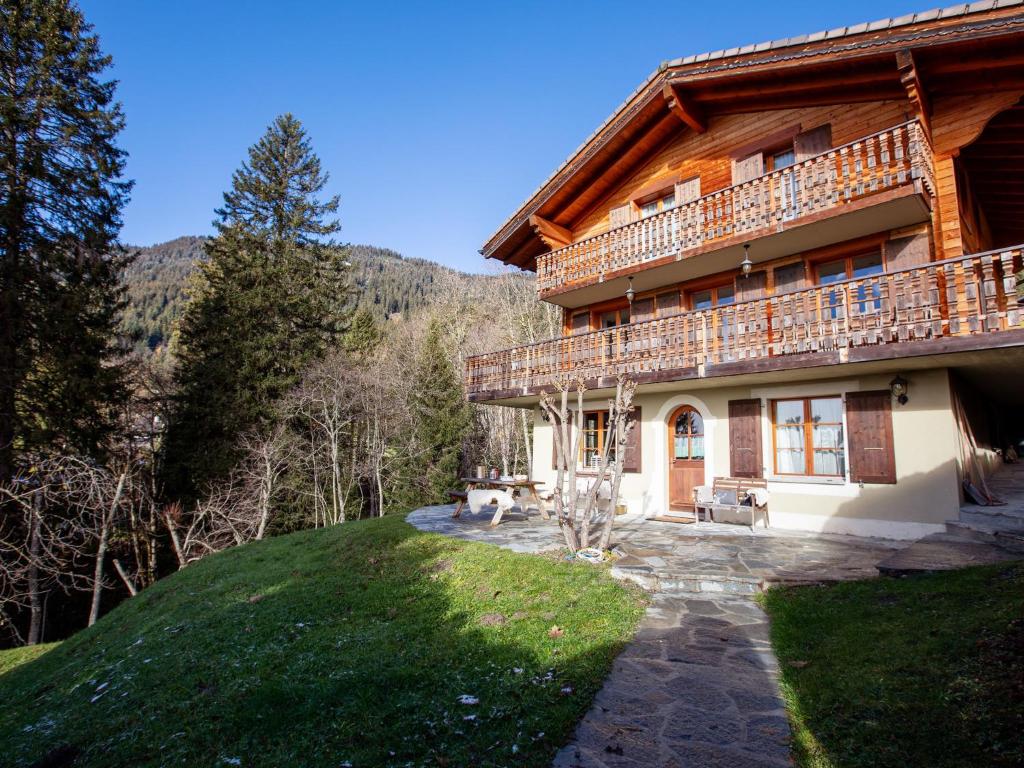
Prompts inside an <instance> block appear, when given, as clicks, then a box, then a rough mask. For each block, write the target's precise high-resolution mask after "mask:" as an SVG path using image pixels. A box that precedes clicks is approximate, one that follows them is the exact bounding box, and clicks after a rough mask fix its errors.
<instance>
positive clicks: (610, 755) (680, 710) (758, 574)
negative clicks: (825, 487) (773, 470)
mask: <svg viewBox="0 0 1024 768" xmlns="http://www.w3.org/2000/svg"><path fill="white" fill-rule="evenodd" d="M452 509H453V507H450V506H443V507H424V508H423V509H419V510H416V511H415V512H413V513H411V514H410V515H409V516H408V517H407V518H406V519H407V520H408V522H409V523H411V524H412V525H414V526H416V527H417V528H420V529H421V530H426V531H433V532H436V533H442V534H445V535H448V536H455V537H458V538H462V539H469V540H473V541H483V542H487V543H490V544H496V545H498V546H502V547H507V548H509V549H512V550H515V551H517V552H542V551H545V550H551V549H556V548H559V547H561V546H563V542H562V538H561V534H560V533H559V530H558V525H557V523H555V522H553V521H549V522H547V523H545V522H544V521H543V520H541V518H540V517H539V515H536V514H531V515H526V514H524V513H522V512H516V513H512V514H510V515H506V517H505V518H503V520H502V523H501V525H499V526H498V527H497V528H490V527H489V525H488V523H489V522H490V515H489V514H478V515H473V514H471V513H469V512H468V510H467V511H464V512H463V514H462V517H461V518H460V519H458V520H453V519H452V518H451V512H452ZM612 541H613V543H614V545H615V547H617V549H618V551H619V552H620V553H622V555H623V556H622V557H621V558H620V559H619V560H617V561H616V563H615V565H614V567H613V568H612V573H613V575H615V576H616V577H618V578H625V579H630V580H633V581H636V582H639V583H641V584H643V585H644V586H646V587H648V588H650V589H652V590H655V591H656V594H655V595H654V596H653V598H652V602H651V605H650V607H649V608H648V610H647V614H646V615H645V616H644V619H643V620H642V621H641V624H640V628H639V630H638V634H637V637H636V639H635V640H634V642H632V643H631V644H630V645H629V646H628V647H627V648H626V650H625V651H624V652H623V653H622V654H621V655H620V656H619V657H618V658H617V659H616V660H615V663H614V665H613V667H612V671H611V674H610V675H609V676H608V678H607V680H605V684H604V687H603V688H602V689H601V691H600V692H599V693H598V694H597V696H596V697H595V699H594V705H593V707H592V708H591V710H590V711H589V712H588V713H587V714H586V715H585V716H584V718H583V720H582V721H581V722H580V724H579V726H578V728H577V730H576V734H575V736H574V737H573V740H572V742H571V743H570V744H569V745H567V746H566V747H565V748H563V749H562V750H561V751H560V752H559V753H558V755H557V757H556V759H555V763H554V768H640V767H641V766H644V767H645V768H647V767H650V768H712V767H714V768H753V767H754V766H765V767H766V768H772V767H773V766H778V767H779V768H781V767H782V766H789V765H791V761H790V759H789V741H790V731H789V724H788V721H787V719H786V712H785V708H784V705H783V702H782V699H781V697H780V695H779V688H778V663H777V661H776V659H775V655H774V653H773V652H772V649H771V645H770V643H769V639H768V617H767V616H766V615H765V614H764V612H763V611H762V610H761V609H760V607H758V605H757V604H756V603H755V602H754V601H753V600H751V599H750V595H751V594H753V593H755V592H758V591H760V590H761V589H762V588H763V586H764V585H765V584H769V583H804V582H810V581H837V580H842V579H856V578H867V577H871V576H877V575H878V570H877V569H876V568H875V565H876V564H877V563H878V562H879V560H881V559H883V558H884V557H886V556H888V555H889V554H891V553H892V551H893V550H894V549H898V548H900V547H903V546H906V542H902V543H900V542H891V541H886V540H880V539H858V538H855V537H852V536H834V535H820V536H819V535H812V534H801V533H792V532H778V531H775V530H772V529H769V530H767V531H765V530H758V531H756V532H751V531H750V530H749V529H747V528H742V527H739V526H727V525H716V524H714V523H699V524H697V525H679V524H676V523H661V522H655V521H650V520H644V519H642V518H640V517H631V516H624V517H622V518H620V519H619V520H617V521H616V527H615V531H614V535H613V537H612Z"/></svg>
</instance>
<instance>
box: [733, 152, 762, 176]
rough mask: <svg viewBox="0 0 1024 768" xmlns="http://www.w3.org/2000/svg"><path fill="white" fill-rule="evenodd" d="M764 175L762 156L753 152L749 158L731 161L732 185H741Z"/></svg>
mask: <svg viewBox="0 0 1024 768" xmlns="http://www.w3.org/2000/svg"><path fill="white" fill-rule="evenodd" d="M763 174H764V156H763V155H762V153H760V152H755V153H754V154H752V155H750V156H749V157H744V158H742V159H741V160H733V161H732V183H733V184H742V183H743V182H745V181H750V180H751V179H756V178H757V177H758V176H761V175H763Z"/></svg>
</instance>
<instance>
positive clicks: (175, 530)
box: [163, 508, 188, 571]
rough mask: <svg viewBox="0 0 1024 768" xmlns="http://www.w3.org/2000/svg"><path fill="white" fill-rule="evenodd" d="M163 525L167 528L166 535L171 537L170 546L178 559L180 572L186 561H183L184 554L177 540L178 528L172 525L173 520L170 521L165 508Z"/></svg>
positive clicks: (186, 563) (179, 541)
mask: <svg viewBox="0 0 1024 768" xmlns="http://www.w3.org/2000/svg"><path fill="white" fill-rule="evenodd" d="M163 519H164V525H166V526H167V533H169V534H170V536H171V546H172V547H173V549H174V555H175V557H177V558H178V570H179V571H180V570H181V569H182V568H184V567H185V566H186V565H188V560H186V559H185V553H184V551H182V549H181V540H180V539H179V538H178V527H177V526H176V525H175V524H174V520H172V519H171V515H170V513H169V512H168V511H167V509H166V508H165V509H164V511H163Z"/></svg>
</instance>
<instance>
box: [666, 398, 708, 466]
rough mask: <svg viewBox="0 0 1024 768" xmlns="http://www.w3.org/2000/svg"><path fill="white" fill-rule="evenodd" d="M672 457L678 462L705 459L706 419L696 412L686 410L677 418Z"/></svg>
mask: <svg viewBox="0 0 1024 768" xmlns="http://www.w3.org/2000/svg"><path fill="white" fill-rule="evenodd" d="M672 456H673V458H675V460H676V461H690V460H693V459H703V458H704V419H702V418H701V415H700V414H699V413H697V412H696V411H691V410H685V411H683V412H682V413H680V414H679V415H678V416H677V417H676V423H675V432H674V434H673V436H672Z"/></svg>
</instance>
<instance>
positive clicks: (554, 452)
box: [551, 411, 575, 469]
mask: <svg viewBox="0 0 1024 768" xmlns="http://www.w3.org/2000/svg"><path fill="white" fill-rule="evenodd" d="M574 413H575V411H569V445H567V446H566V448H565V450H567V451H571V450H572V442H573V439H574V437H575V436H574V435H573V432H572V415H573V414H574ZM558 428H559V426H558V423H557V422H555V421H552V422H551V468H552V469H558V446H557V445H555V434H554V431H555V430H556V429H558Z"/></svg>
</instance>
